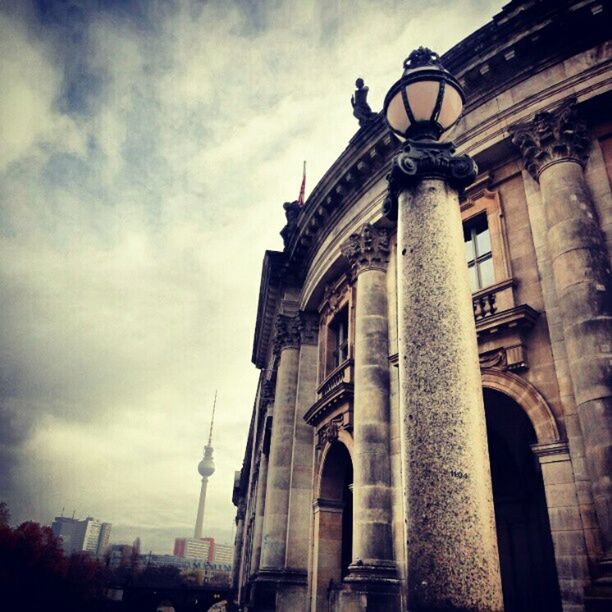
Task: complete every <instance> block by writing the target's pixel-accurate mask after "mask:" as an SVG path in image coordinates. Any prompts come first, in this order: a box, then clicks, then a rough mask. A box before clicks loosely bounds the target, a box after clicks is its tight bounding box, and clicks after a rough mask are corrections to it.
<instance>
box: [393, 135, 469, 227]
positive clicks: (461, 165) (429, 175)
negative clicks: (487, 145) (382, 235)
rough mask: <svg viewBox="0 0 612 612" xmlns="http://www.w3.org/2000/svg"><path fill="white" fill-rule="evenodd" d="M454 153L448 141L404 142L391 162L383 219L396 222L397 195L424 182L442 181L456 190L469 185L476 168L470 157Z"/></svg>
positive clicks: (453, 148)
mask: <svg viewBox="0 0 612 612" xmlns="http://www.w3.org/2000/svg"><path fill="white" fill-rule="evenodd" d="M454 153H455V147H454V146H453V144H452V143H450V142H437V141H434V140H420V141H415V140H407V141H406V142H405V143H404V145H403V147H402V150H401V151H400V152H399V153H398V154H397V155H396V156H395V158H394V159H393V162H392V164H391V172H389V174H388V175H387V182H388V184H389V191H388V195H387V197H386V198H385V201H384V203H383V213H384V214H385V216H386V217H388V218H389V219H391V220H392V221H395V220H397V198H398V196H399V194H400V192H401V191H404V190H406V189H410V188H411V187H414V186H415V185H416V184H417V183H419V182H420V181H422V180H424V179H441V180H443V181H446V182H447V183H448V184H449V185H450V186H451V187H452V188H453V189H456V190H457V191H461V190H463V189H464V188H465V187H467V186H468V185H470V184H471V183H472V182H473V181H474V179H475V178H476V175H477V174H478V166H477V165H476V162H474V160H473V159H472V158H471V157H468V156H467V155H454Z"/></svg>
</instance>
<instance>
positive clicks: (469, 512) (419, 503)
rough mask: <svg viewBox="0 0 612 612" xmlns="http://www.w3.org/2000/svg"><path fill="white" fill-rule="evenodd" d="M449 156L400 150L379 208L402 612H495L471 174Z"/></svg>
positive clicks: (442, 147) (427, 145) (433, 146)
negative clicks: (391, 263) (395, 382)
mask: <svg viewBox="0 0 612 612" xmlns="http://www.w3.org/2000/svg"><path fill="white" fill-rule="evenodd" d="M453 152H454V149H453V147H452V145H450V144H445V143H437V142H432V141H418V142H412V141H408V143H407V144H405V145H404V148H403V150H402V152H401V153H399V155H398V156H397V157H396V158H395V160H394V162H393V167H392V171H391V174H390V175H389V192H390V197H389V201H388V202H387V203H386V209H387V211H389V210H391V211H392V209H393V207H394V206H397V207H398V211H397V212H398V230H397V240H398V245H397V251H398V255H397V257H398V261H397V269H398V326H399V338H398V348H399V375H400V391H399V395H400V412H401V418H402V428H403V431H402V436H403V442H404V461H405V475H406V483H407V488H408V491H407V498H408V524H407V538H408V547H407V550H408V608H409V610H411V612H412V611H420V610H428V611H432V610H455V609H457V610H472V611H485V610H486V611H498V610H502V609H503V599H502V590H501V580H500V571H499V557H498V551H497V536H496V531H495V518H494V511H493V494H492V490H491V476H490V471H489V469H490V468H489V455H488V449H487V433H486V426H485V415H484V404H483V396H482V386H481V381H480V368H479V364H478V348H477V344H476V329H475V323H474V315H473V310H472V297H471V292H470V288H469V284H468V271H467V266H466V265H465V256H464V246H463V231H462V225H461V215H460V210H459V200H458V196H457V189H458V188H461V186H463V185H467V184H469V183H470V182H471V181H472V180H473V178H474V176H475V174H476V167H475V164H474V163H473V161H472V160H471V159H470V158H468V157H466V156H460V157H455V156H453ZM398 200H399V201H398ZM395 202H397V204H395ZM389 204H391V206H389Z"/></svg>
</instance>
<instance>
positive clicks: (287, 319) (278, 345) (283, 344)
mask: <svg viewBox="0 0 612 612" xmlns="http://www.w3.org/2000/svg"><path fill="white" fill-rule="evenodd" d="M286 348H300V317H299V315H293V316H292V315H284V314H279V315H277V317H276V339H275V341H274V352H275V353H280V352H281V351H282V350H283V349H286Z"/></svg>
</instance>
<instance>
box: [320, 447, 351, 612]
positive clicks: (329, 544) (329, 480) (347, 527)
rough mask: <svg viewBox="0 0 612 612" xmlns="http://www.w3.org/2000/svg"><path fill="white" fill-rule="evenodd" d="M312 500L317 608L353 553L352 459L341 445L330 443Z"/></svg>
mask: <svg viewBox="0 0 612 612" xmlns="http://www.w3.org/2000/svg"><path fill="white" fill-rule="evenodd" d="M320 474H321V479H320V485H319V497H318V498H317V499H316V502H315V516H314V519H315V546H314V567H313V570H314V573H315V576H314V577H315V580H314V584H315V585H316V599H317V609H326V607H327V602H328V599H329V597H330V595H331V592H332V591H333V590H335V589H336V588H338V586H339V585H340V584H341V581H342V579H343V578H344V577H345V576H346V575H347V574H348V566H349V564H350V563H351V560H352V555H353V496H352V490H351V488H352V483H353V462H352V461H351V456H350V454H349V452H348V450H347V448H346V446H344V444H342V443H341V442H339V441H334V442H332V443H331V446H330V447H329V450H328V451H327V453H326V454H325V456H324V459H323V465H322V469H321V472H320Z"/></svg>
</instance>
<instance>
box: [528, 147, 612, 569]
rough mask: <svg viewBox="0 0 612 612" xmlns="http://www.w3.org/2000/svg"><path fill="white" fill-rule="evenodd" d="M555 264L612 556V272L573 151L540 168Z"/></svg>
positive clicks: (589, 463) (589, 464) (604, 534)
mask: <svg viewBox="0 0 612 612" xmlns="http://www.w3.org/2000/svg"><path fill="white" fill-rule="evenodd" d="M539 181H540V189H541V193H542V200H543V204H544V213H545V219H546V225H547V230H548V235H547V238H548V248H549V250H550V260H551V261H550V265H551V269H552V276H553V280H554V283H555V289H556V293H557V297H558V300H559V311H560V317H561V320H562V323H563V334H564V338H565V346H566V350H567V355H568V361H569V370H570V376H571V380H572V384H573V389H574V395H575V398H576V404H577V413H578V417H579V422H580V428H581V430H582V434H583V437H584V444H585V456H586V463H587V468H588V472H589V475H590V477H591V482H592V494H593V502H594V505H595V511H596V513H597V517H598V521H599V528H600V531H601V536H602V539H603V546H604V555H606V557H610V556H611V555H612V517H611V510H610V504H611V498H612V479H611V472H610V470H611V466H612V367H611V356H612V276H611V273H610V263H609V258H608V253H607V250H606V246H605V242H604V238H603V236H602V233H601V229H600V228H599V225H598V223H597V216H596V213H595V209H594V206H593V202H592V199H591V195H590V193H589V190H588V187H587V185H586V181H585V178H584V173H583V170H582V167H581V166H580V164H579V163H577V161H576V160H575V159H574V157H573V156H567V157H566V158H564V157H561V156H560V155H559V157H558V159H557V163H555V164H553V165H548V166H546V167H545V168H544V169H543V170H541V172H540V174H539Z"/></svg>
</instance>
